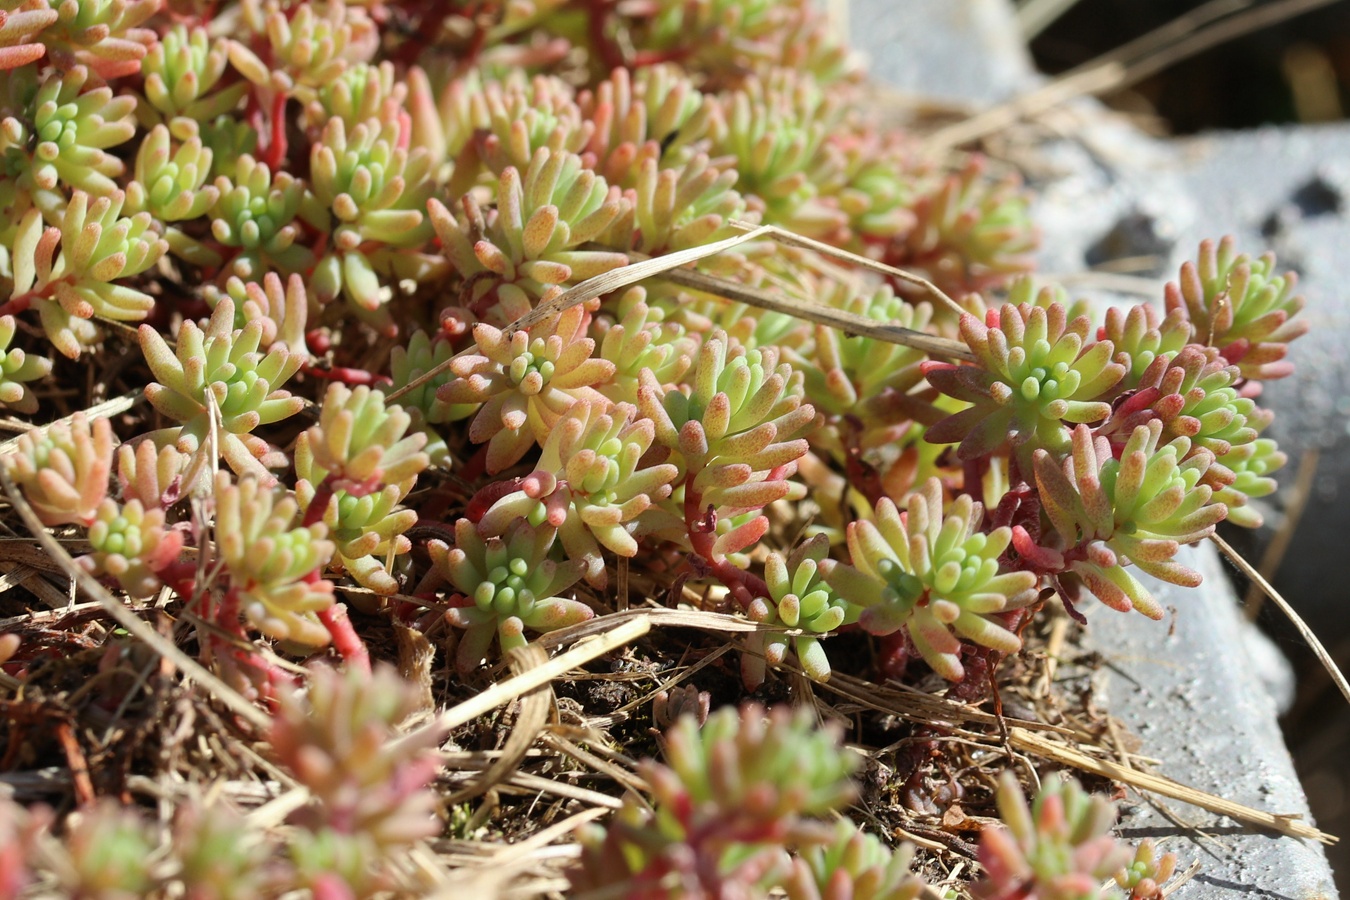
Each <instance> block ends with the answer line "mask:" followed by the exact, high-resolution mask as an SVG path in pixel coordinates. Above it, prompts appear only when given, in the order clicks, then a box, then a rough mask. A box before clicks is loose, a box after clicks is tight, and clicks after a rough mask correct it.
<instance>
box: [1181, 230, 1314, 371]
mask: <svg viewBox="0 0 1350 900" xmlns="http://www.w3.org/2000/svg"><path fill="white" fill-rule="evenodd" d="M1235 246H1236V242H1235V241H1234V240H1233V238H1231V237H1227V238H1224V239H1223V240H1222V241H1220V242H1219V243H1218V245H1217V246H1216V245H1215V244H1214V242H1213V241H1205V242H1204V243H1202V244H1201V245H1200V254H1199V258H1198V261H1197V262H1195V263H1191V262H1187V263H1185V264H1184V265H1183V266H1182V267H1181V277H1180V279H1179V281H1176V282H1169V283H1168V285H1167V290H1166V294H1165V300H1166V303H1167V310H1168V312H1169V313H1171V312H1174V311H1175V312H1178V313H1181V314H1183V315H1184V316H1185V318H1186V320H1187V321H1188V322H1189V323H1190V326H1191V340H1192V341H1194V342H1196V343H1201V344H1205V345H1207V346H1211V347H1215V348H1217V349H1218V351H1219V352H1220V353H1221V354H1223V357H1224V359H1226V360H1228V362H1230V363H1232V364H1234V365H1236V366H1237V367H1238V368H1239V370H1241V372H1242V375H1243V377H1244V378H1252V379H1269V378H1283V377H1285V376H1287V375H1289V374H1290V373H1291V372H1292V371H1293V366H1292V364H1290V363H1289V362H1287V361H1286V360H1285V359H1284V357H1285V354H1286V353H1287V351H1288V345H1289V342H1290V341H1292V340H1294V339H1295V338H1297V337H1300V336H1301V335H1303V334H1304V333H1306V332H1307V330H1308V322H1307V321H1306V320H1303V319H1299V320H1296V321H1295V320H1294V317H1295V316H1297V315H1298V313H1299V311H1300V310H1302V309H1303V303H1304V301H1303V298H1302V297H1301V296H1297V295H1295V294H1294V288H1295V286H1296V285H1297V283H1298V278H1297V277H1296V276H1295V275H1294V274H1293V273H1289V274H1286V275H1283V276H1281V275H1276V274H1275V256H1274V254H1270V253H1267V254H1266V255H1264V256H1262V257H1261V258H1259V259H1252V258H1251V257H1249V256H1247V255H1246V254H1245V253H1243V254H1237V253H1235V252H1234V248H1235Z"/></svg>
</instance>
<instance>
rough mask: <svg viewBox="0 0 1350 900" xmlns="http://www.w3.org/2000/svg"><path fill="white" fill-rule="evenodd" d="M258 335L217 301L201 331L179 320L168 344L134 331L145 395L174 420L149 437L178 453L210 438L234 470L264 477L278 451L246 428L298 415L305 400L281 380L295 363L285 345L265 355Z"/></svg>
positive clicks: (151, 332)
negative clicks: (145, 372) (147, 376)
mask: <svg viewBox="0 0 1350 900" xmlns="http://www.w3.org/2000/svg"><path fill="white" fill-rule="evenodd" d="M263 333H264V326H263V325H262V323H261V322H259V321H257V320H254V321H252V322H249V323H248V324H246V325H245V326H244V327H243V328H240V329H238V330H236V329H235V327H234V302H233V301H232V300H230V299H229V298H228V297H224V298H221V300H220V302H219V303H217V305H216V308H215V310H214V311H213V312H212V313H211V319H210V321H209V322H208V323H207V326H206V328H204V329H203V328H201V327H199V326H197V325H196V324H194V323H192V322H184V323H183V327H182V329H181V330H180V331H179V333H178V342H177V345H176V347H175V348H173V349H170V347H169V345H168V343H167V342H166V341H165V340H164V338H163V336H162V335H160V333H159V332H157V331H156V330H155V329H153V328H151V327H149V326H144V327H142V328H141V330H140V340H141V350H142V352H143V353H144V354H145V357H146V361H147V362H148V363H149V365H150V371H151V372H152V373H153V374H154V376H155V378H156V379H158V380H157V381H155V382H152V383H151V384H150V385H148V386H147V387H146V391H145V393H146V397H147V398H148V399H149V400H150V403H151V404H152V405H154V407H155V409H156V410H158V411H159V412H160V413H162V414H163V415H164V416H165V417H167V418H169V419H171V420H174V421H177V422H180V423H181V424H180V425H177V426H171V427H169V428H166V429H163V430H161V431H159V432H156V433H152V434H151V435H150V437H151V439H152V440H155V441H157V442H163V443H172V444H174V445H175V446H176V447H177V448H178V449H179V450H180V451H182V452H184V453H195V452H196V451H197V450H199V449H200V448H201V447H202V446H203V445H204V444H206V443H207V442H208V441H213V442H214V444H215V446H214V448H213V450H212V452H213V453H219V454H220V456H221V457H222V458H223V459H224V460H225V461H226V462H227V463H229V465H230V467H231V468H233V469H234V470H235V472H237V473H239V474H240V475H244V474H250V475H252V476H254V477H257V478H264V479H271V477H272V476H271V475H270V474H269V473H268V472H267V467H268V466H273V465H277V464H278V462H279V460H278V458H277V454H274V453H273V452H272V449H271V447H270V446H269V445H268V444H267V442H266V441H264V440H263V439H262V438H260V437H257V436H256V435H254V434H253V433H252V432H253V430H254V429H255V428H257V427H258V426H259V425H265V424H270V423H272V422H277V421H280V420H282V419H285V418H287V417H289V416H292V415H294V414H295V413H297V412H298V411H299V410H300V408H301V407H302V406H303V405H304V401H303V400H302V399H301V398H299V397H295V396H292V395H291V393H290V392H289V391H286V390H283V389H282V388H281V385H283V384H285V383H286V381H287V380H288V379H289V378H290V377H291V376H292V375H294V374H295V373H296V372H297V371H298V370H299V368H300V364H301V357H300V355H299V354H296V353H292V352H290V351H289V350H288V349H287V348H286V347H285V346H284V345H281V344H274V345H273V346H272V348H271V349H270V350H268V351H267V352H266V353H264V352H263V351H262V350H261V349H260V346H261V344H262V338H263Z"/></svg>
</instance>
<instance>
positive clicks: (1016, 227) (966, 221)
mask: <svg viewBox="0 0 1350 900" xmlns="http://www.w3.org/2000/svg"><path fill="white" fill-rule="evenodd" d="M986 168H987V164H986V162H985V160H984V159H983V158H982V157H978V156H972V157H971V158H970V161H969V162H968V163H967V164H966V166H965V167H964V168H962V169H961V171H960V172H957V173H955V174H952V175H949V176H946V177H945V178H941V179H939V180H938V182H937V184H936V186H935V187H934V188H932V189H931V190H930V191H928V192H926V193H924V194H922V195H920V196H919V197H917V198H916V200H915V203H914V215H915V218H916V223H915V225H914V227H913V228H912V229H911V230H909V231H908V232H907V233H905V234H904V235H902V236H900V237H898V238H897V239H896V240H895V241H892V242H891V245H890V247H889V249H888V253H887V260H886V261H887V262H889V263H891V264H893V265H898V266H901V267H911V268H918V269H921V270H923V271H925V272H927V273H928V275H929V277H930V278H931V279H932V280H933V281H934V282H936V283H937V285H938V286H939V287H941V288H943V289H944V290H946V291H947V292H948V293H951V294H964V293H967V292H969V291H979V290H985V289H987V288H990V287H997V286H999V285H1001V284H1005V283H1007V282H1008V281H1010V280H1011V279H1013V278H1015V277H1016V276H1018V275H1022V274H1025V273H1026V272H1029V271H1030V270H1031V268H1032V257H1031V254H1032V252H1033V251H1034V250H1035V249H1036V246H1037V244H1038V243H1039V241H1040V238H1039V235H1038V234H1037V232H1036V229H1035V226H1033V225H1032V223H1031V220H1030V216H1029V208H1030V202H1029V198H1028V197H1027V195H1026V193H1025V192H1024V191H1023V190H1022V188H1021V182H1020V179H1018V178H1017V177H1016V176H1008V177H1006V178H1004V179H1003V180H1001V181H990V180H989V179H988V177H987V176H986V174H985V170H986Z"/></svg>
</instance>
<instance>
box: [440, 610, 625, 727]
mask: <svg viewBox="0 0 1350 900" xmlns="http://www.w3.org/2000/svg"><path fill="white" fill-rule="evenodd" d="M651 627H652V623H651V619H650V618H649V617H647V616H640V617H638V618H636V619H634V620H632V621H630V622H625V623H623V624H622V625H619V626H618V627H617V628H614V629H612V630H610V631H608V632H607V633H605V634H603V635H601V636H600V637H598V638H596V639H595V640H593V641H588V642H586V643H584V644H581V645H580V646H577V647H574V648H573V649H571V650H569V651H567V652H566V653H564V654H562V655H561V656H557V657H554V658H553V659H551V660H549V661H548V662H546V663H544V664H543V665H541V666H537V667H535V668H533V669H530V670H529V671H528V672H522V673H521V674H519V675H516V676H514V677H512V678H508V679H507V680H506V681H501V682H498V683H497V684H494V685H493V686H492V687H490V688H488V689H487V690H485V691H483V692H482V693H481V694H479V695H478V696H476V697H474V698H472V699H471V700H465V701H464V702H463V703H461V704H459V705H458V706H454V707H451V708H450V709H447V710H446V711H445V712H443V713H441V715H440V716H439V717H438V719H437V721H436V723H435V727H437V728H446V729H449V728H458V727H459V726H460V725H463V724H464V723H465V722H471V721H473V720H474V719H476V718H478V717H479V716H481V715H483V713H486V712H488V711H490V710H493V709H496V708H497V707H498V706H501V705H502V704H503V703H509V702H510V701H512V700H514V699H516V698H517V697H520V696H523V695H524V694H526V693H529V692H530V691H532V690H534V689H535V688H538V687H539V686H541V685H545V684H548V683H549V682H550V681H552V680H553V679H555V678H558V677H560V676H562V675H564V674H565V673H567V672H570V671H571V670H572V669H575V668H577V667H579V666H583V665H585V664H586V663H588V662H590V661H591V660H593V659H596V658H598V657H601V656H604V655H605V654H606V653H609V652H610V651H611V650H617V649H618V648H620V647H622V646H624V645H626V644H629V643H632V642H633V641H635V640H637V639H638V638H640V637H642V636H643V635H644V634H646V633H647V632H648V631H650V630H651ZM429 727H430V726H429Z"/></svg>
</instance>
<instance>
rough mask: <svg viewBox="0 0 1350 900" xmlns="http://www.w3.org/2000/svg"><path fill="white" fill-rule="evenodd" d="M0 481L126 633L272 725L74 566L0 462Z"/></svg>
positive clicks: (261, 726)
mask: <svg viewBox="0 0 1350 900" xmlns="http://www.w3.org/2000/svg"><path fill="white" fill-rule="evenodd" d="M0 484H3V486H4V488H5V493H6V494H7V495H8V496H9V502H10V503H11V504H12V505H13V506H14V510H15V511H16V512H17V513H18V514H19V517H20V518H21V519H23V523H24V525H26V526H27V527H28V530H29V531H30V532H32V535H33V537H35V538H37V541H38V543H39V544H41V545H42V547H43V549H45V550H46V551H47V553H48V554H49V555H50V556H51V558H52V559H53V560H55V561H56V562H57V563H59V564H60V565H61V567H62V568H63V569H64V570H65V571H66V573H67V575H69V577H70V578H71V579H73V580H74V581H75V583H76V584H78V585H79V586H80V589H81V590H83V591H84V592H85V593H86V594H88V595H89V596H90V597H93V598H94V599H95V600H97V601H98V603H99V605H100V606H102V607H103V609H104V611H105V612H107V614H108V615H109V616H111V617H112V619H113V620H114V621H116V622H117V624H118V625H120V626H121V627H122V628H124V629H125V630H126V631H127V633H128V634H130V635H131V636H132V637H134V638H136V639H137V640H140V641H142V642H144V643H145V644H146V645H148V646H149V647H150V649H152V650H154V651H155V652H156V653H158V654H159V655H160V656H162V657H164V658H166V659H168V660H169V661H170V662H172V663H173V664H174V665H175V666H177V667H178V670H179V671H181V672H182V673H183V677H184V678H187V679H188V680H190V681H195V682H197V683H198V684H200V685H201V686H202V687H204V688H206V689H207V690H208V691H210V692H211V694H212V695H213V696H214V697H215V698H216V699H217V700H219V701H220V702H221V703H223V704H224V705H225V706H226V707H228V708H229V709H230V711H231V712H233V713H234V714H235V715H237V716H239V717H240V718H241V719H243V720H245V721H246V722H248V723H249V724H250V725H252V726H253V727H254V728H257V729H258V730H259V731H263V730H266V729H267V728H268V727H270V726H271V722H272V720H271V718H270V717H269V716H268V715H267V714H266V713H264V712H263V711H262V710H260V709H258V708H257V707H256V706H254V705H253V704H252V703H249V702H248V701H247V700H245V699H244V698H243V696H241V695H240V694H239V692H238V691H236V690H235V689H234V688H232V687H230V686H229V685H228V684H226V683H225V682H223V681H221V680H220V679H219V678H217V677H216V676H215V675H213V674H212V673H211V672H209V671H207V669H206V668H205V667H204V666H202V664H201V663H199V662H197V661H196V660H195V659H193V658H192V657H190V656H188V655H187V654H186V653H184V652H183V651H182V650H180V649H178V647H176V646H175V645H174V643H173V642H172V641H170V640H169V639H168V638H166V637H164V635H162V634H160V633H159V632H158V631H156V630H155V629H154V628H152V627H151V626H150V625H149V624H148V623H147V622H145V621H143V620H142V619H141V618H140V617H139V616H137V615H136V614H135V613H134V612H132V611H131V610H129V609H127V608H126V607H125V606H123V605H122V604H121V603H120V602H119V601H118V600H117V598H116V597H114V596H113V595H112V594H111V593H109V592H108V589H107V588H105V587H104V586H103V585H101V584H99V582H98V579H97V578H95V577H94V576H92V575H90V574H89V573H87V572H85V571H84V569H82V568H80V567H79V566H77V565H75V560H74V559H72V558H71V555H70V554H69V553H67V552H66V548H65V547H63V546H61V542H60V541H58V540H56V538H54V537H52V535H51V533H50V532H48V531H47V527H46V526H45V525H43V524H42V522H41V521H39V520H38V517H37V514H36V513H35V512H33V508H32V507H31V506H29V505H28V501H27V500H25V499H24V498H23V494H22V493H20V492H19V489H18V487H17V486H16V485H15V484H14V479H12V478H10V476H9V470H8V469H7V468H6V467H5V466H3V465H0Z"/></svg>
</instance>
